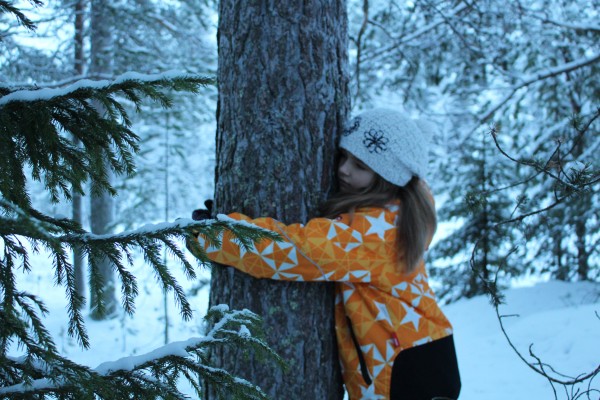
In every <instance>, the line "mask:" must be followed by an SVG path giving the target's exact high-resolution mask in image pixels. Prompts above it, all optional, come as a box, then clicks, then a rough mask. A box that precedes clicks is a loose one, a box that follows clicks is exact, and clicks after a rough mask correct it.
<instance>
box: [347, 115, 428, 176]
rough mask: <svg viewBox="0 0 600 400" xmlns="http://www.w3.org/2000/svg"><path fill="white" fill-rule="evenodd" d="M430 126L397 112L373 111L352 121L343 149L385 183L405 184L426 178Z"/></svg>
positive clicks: (348, 127)
mask: <svg viewBox="0 0 600 400" xmlns="http://www.w3.org/2000/svg"><path fill="white" fill-rule="evenodd" d="M433 132H434V127H433V125H432V124H431V123H429V122H427V121H424V120H418V119H412V118H410V117H409V116H407V115H405V114H402V113H400V112H397V111H392V110H386V109H381V108H378V109H374V110H370V111H365V112H363V113H361V114H359V115H357V116H356V117H355V118H353V119H352V120H351V121H350V124H349V125H348V126H347V127H346V129H345V130H344V133H343V135H342V139H341V141H340V147H341V148H343V149H345V150H347V151H349V152H350V153H351V154H352V155H353V156H355V157H356V158H358V159H359V160H361V161H362V162H363V163H365V164H366V165H367V166H368V167H369V168H371V169H372V170H373V171H375V172H376V173H377V174H379V175H380V176H381V177H382V178H383V179H385V180H386V181H388V182H390V183H393V184H395V185H398V186H404V185H406V184H407V183H408V182H409V181H410V180H411V178H412V177H413V176H415V175H416V176H418V177H419V178H425V176H426V175H427V164H428V151H429V144H430V142H431V139H432V136H433Z"/></svg>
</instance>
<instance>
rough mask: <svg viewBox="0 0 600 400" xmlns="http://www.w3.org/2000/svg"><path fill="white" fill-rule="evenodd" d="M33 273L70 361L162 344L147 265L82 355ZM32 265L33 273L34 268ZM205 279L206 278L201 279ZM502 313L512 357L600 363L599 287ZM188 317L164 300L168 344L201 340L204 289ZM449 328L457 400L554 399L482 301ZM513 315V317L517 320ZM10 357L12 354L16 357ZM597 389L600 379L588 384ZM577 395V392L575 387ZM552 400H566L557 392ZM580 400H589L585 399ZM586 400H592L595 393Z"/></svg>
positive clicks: (28, 282) (54, 297)
mask: <svg viewBox="0 0 600 400" xmlns="http://www.w3.org/2000/svg"><path fill="white" fill-rule="evenodd" d="M32 260H34V262H32V265H34V268H33V272H32V273H30V274H28V275H27V276H22V277H21V278H20V281H21V285H20V288H21V289H22V290H27V291H30V292H32V293H34V294H37V295H39V296H40V297H41V298H43V299H44V301H45V303H46V306H47V307H48V308H49V310H50V313H49V315H48V316H47V317H46V319H45V323H46V326H47V327H48V328H49V330H50V331H51V332H52V334H53V336H54V338H55V342H56V344H57V346H58V348H59V349H60V351H61V352H62V353H63V354H64V355H65V356H67V357H69V358H71V359H72V360H74V361H76V362H79V363H82V364H85V365H88V366H90V367H96V366H98V365H99V364H101V363H103V362H105V361H111V360H117V359H120V358H122V357H126V356H129V355H139V354H143V353H146V352H149V351H151V350H152V349H154V348H157V347H160V346H162V345H163V344H164V340H165V334H164V332H165V312H164V304H165V302H164V296H163V294H162V291H161V290H160V288H159V286H158V285H157V284H156V279H155V278H154V276H153V273H152V271H150V268H149V267H148V266H147V265H143V264H140V265H136V266H135V267H134V268H133V270H132V272H134V274H135V275H136V277H137V278H138V285H139V291H140V294H139V297H138V298H137V301H136V310H137V311H136V313H135V315H134V316H133V317H130V316H127V315H125V314H124V313H122V312H120V313H119V314H118V315H116V316H115V317H114V318H113V319H110V320H107V321H94V320H91V319H90V318H86V326H87V329H88V333H89V336H90V340H91V348H90V349H89V350H85V351H84V350H82V349H81V348H80V347H79V346H78V344H77V341H76V340H75V339H74V338H70V337H68V335H67V312H66V308H65V295H64V289H63V288H60V287H56V286H55V285H54V284H53V282H54V278H53V276H52V272H53V271H52V270H51V268H50V266H49V263H48V258H47V257H46V256H45V255H44V254H37V255H33V256H32ZM36 262H37V263H39V264H37V265H38V266H39V267H38V268H36V267H35V265H36ZM172 268H173V273H174V274H175V275H176V276H177V277H178V279H180V284H181V285H182V286H183V287H184V288H186V289H188V290H192V288H193V287H194V286H197V283H196V282H190V281H187V280H185V279H184V278H183V277H182V274H180V273H179V272H180V271H179V268H178V266H177V265H174V266H172ZM203 275H204V276H205V277H208V275H209V272H208V271H205V272H203ZM505 294H506V305H505V306H502V307H501V313H502V314H504V315H511V317H507V318H505V328H506V330H507V332H508V335H509V336H510V338H511V340H512V341H513V343H514V345H515V346H516V347H517V348H518V349H519V351H520V352H521V353H522V354H523V355H524V356H526V357H527V359H528V360H530V361H532V362H533V361H534V360H533V359H532V358H531V357H530V356H529V346H530V345H533V347H532V350H533V352H534V353H535V355H537V356H539V357H540V358H541V359H542V360H543V361H544V362H545V363H547V364H549V365H551V366H552V367H553V368H554V369H555V370H557V371H559V372H561V373H563V374H567V375H569V376H576V375H578V374H580V373H585V372H590V371H592V370H594V369H595V368H596V367H597V366H598V363H599V361H600V346H598V338H600V316H599V315H600V285H598V284H594V283H589V282H580V283H564V282H544V283H538V284H536V285H534V286H529V287H521V288H512V289H509V290H507V291H506V292H505ZM189 300H190V303H192V305H193V307H194V309H195V312H196V314H195V317H194V318H193V319H192V320H191V321H183V320H182V319H181V317H180V315H179V314H178V310H177V308H176V306H175V304H174V301H173V297H172V294H169V295H168V297H167V303H166V304H167V305H168V327H169V329H168V330H169V341H178V340H184V339H187V338H190V337H194V336H198V335H201V334H202V316H203V315H204V313H205V311H206V307H207V304H208V288H207V287H204V288H203V289H202V290H200V291H198V292H197V293H196V294H190V295H189ZM443 308H444V311H445V312H446V313H447V315H448V317H449V318H450V320H451V321H452V323H453V325H454V328H455V341H456V346H457V352H458V358H459V367H460V370H461V379H462V384H463V388H462V393H461V397H460V398H461V399H462V400H475V399H478V400H479V399H485V400H496V399H498V400H500V399H503V400H504V399H512V400H519V399H523V400H525V399H527V400H529V399H554V398H555V396H554V392H553V390H552V386H551V385H550V384H549V383H548V381H547V380H546V379H545V378H544V377H542V376H540V375H538V374H536V373H535V372H534V371H532V370H531V369H530V368H529V367H528V366H527V365H526V364H525V363H524V362H523V361H521V360H520V359H519V358H518V357H517V355H516V354H515V352H514V351H513V350H512V349H511V348H510V346H509V344H508V342H507V340H506V339H505V337H504V336H503V334H502V331H501V329H500V325H499V323H498V319H497V318H496V315H495V311H494V309H493V307H492V306H491V305H490V302H489V300H488V298H487V297H485V296H480V297H476V298H472V299H469V300H463V301H459V302H456V303H453V304H450V305H447V306H444V307H443ZM517 315H518V316H517ZM15 355H16V354H15ZM592 387H594V388H596V389H600V377H598V378H597V379H596V380H595V381H593V382H592ZM579 389H582V388H581V387H580V388H579ZM557 396H558V398H559V399H563V398H567V396H566V395H565V393H564V389H563V388H560V387H557ZM584 398H585V399H587V398H588V397H584ZM590 398H591V399H598V398H599V394H598V391H596V392H595V393H593V394H592V395H591V397H590Z"/></svg>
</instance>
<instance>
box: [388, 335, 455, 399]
mask: <svg viewBox="0 0 600 400" xmlns="http://www.w3.org/2000/svg"><path fill="white" fill-rule="evenodd" d="M459 393H460V374H459V372H458V362H457V360H456V350H455V349H454V338H453V337H452V335H450V336H448V337H445V338H443V339H439V340H435V341H433V342H430V343H426V344H424V345H421V346H416V347H413V348H410V349H407V350H404V351H402V352H401V353H400V354H398V357H396V359H395V360H394V366H393V368H392V387H391V392H390V399H391V400H432V399H436V400H437V399H440V400H442V399H444V400H446V399H457V398H458V394H459Z"/></svg>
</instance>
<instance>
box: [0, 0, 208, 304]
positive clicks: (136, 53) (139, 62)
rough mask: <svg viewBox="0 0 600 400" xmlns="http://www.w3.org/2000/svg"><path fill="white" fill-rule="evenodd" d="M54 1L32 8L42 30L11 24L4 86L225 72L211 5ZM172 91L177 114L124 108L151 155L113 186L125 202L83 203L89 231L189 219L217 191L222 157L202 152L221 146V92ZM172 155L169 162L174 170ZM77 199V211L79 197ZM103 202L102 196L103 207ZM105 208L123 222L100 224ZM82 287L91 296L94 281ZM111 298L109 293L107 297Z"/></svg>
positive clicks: (53, 208) (151, 107) (147, 106)
mask: <svg viewBox="0 0 600 400" xmlns="http://www.w3.org/2000/svg"><path fill="white" fill-rule="evenodd" d="M45 3H46V4H45V5H44V7H37V8H35V10H32V12H31V13H32V14H34V15H35V18H36V19H37V21H39V22H37V26H38V29H36V31H35V33H33V34H28V32H27V31H26V32H23V30H19V29H17V28H18V27H17V26H16V25H17V24H16V22H15V21H14V20H11V19H6V20H5V21H3V22H4V23H5V25H6V26H7V27H8V30H7V31H6V34H5V35H6V36H5V38H6V41H5V44H6V46H4V47H3V50H2V54H3V57H2V58H0V68H2V71H3V74H2V77H0V80H6V81H8V82H18V83H20V84H21V85H22V87H31V88H33V87H35V85H38V86H51V87H60V86H64V85H66V84H69V83H72V82H74V81H76V80H78V79H82V78H86V77H91V78H93V79H101V78H102V79H114V78H116V76H119V75H121V74H124V73H126V72H128V71H142V70H143V71H146V72H148V73H160V72H163V71H170V70H174V69H175V70H178V71H183V72H189V73H193V74H198V73H202V74H214V73H215V71H216V54H215V50H216V49H215V47H214V45H212V44H211V41H210V34H211V33H214V32H213V31H212V30H211V26H210V22H208V21H210V18H209V17H210V9H209V8H208V5H207V4H204V3H201V2H197V1H193V0H181V1H176V2H169V3H164V2H154V1H146V0H139V1H135V2H116V3H115V2H112V3H111V2H102V1H77V2H65V1H63V0H49V1H47V2H45ZM24 5H25V6H26V4H24ZM93 8H96V9H97V8H100V10H101V11H102V13H100V14H98V13H92V9H93ZM93 15H96V18H97V16H98V15H100V16H102V18H104V20H105V22H104V23H100V24H94V23H92V22H93V18H92V17H93ZM15 32H16V33H15ZM30 37H33V38H35V40H31V38H30ZM101 39H102V40H101ZM100 42H103V43H104V44H101V43H100ZM32 43H33V44H35V43H41V44H42V45H43V47H44V50H39V49H38V48H36V47H35V46H32V45H30V44H32ZM94 43H96V44H95V45H93V44H94ZM100 56H101V57H100ZM103 59H107V60H108V61H107V63H108V64H109V67H110V68H107V67H106V63H104V64H103V61H102V60H103ZM73 60H75V61H73ZM74 62H75V64H76V67H75V68H73V63H74ZM167 90H168V89H167ZM169 95H170V97H171V98H172V102H173V105H174V106H173V107H172V108H170V109H167V110H165V109H163V108H162V107H161V106H160V105H158V104H156V103H154V102H149V101H145V102H142V103H140V104H139V105H137V107H138V108H139V109H138V110H135V108H136V105H134V103H132V102H129V101H124V102H123V106H124V107H125V108H126V109H127V111H128V112H129V113H130V115H131V122H132V126H133V127H134V129H135V131H136V133H138V135H139V136H140V143H141V151H140V152H139V153H136V154H134V157H135V164H136V170H135V171H134V172H133V173H132V174H130V175H117V176H114V177H113V182H112V185H113V186H114V187H115V189H117V190H118V192H119V196H118V197H107V196H104V197H102V202H101V204H107V205H109V204H110V203H112V206H110V207H94V206H91V204H90V203H91V200H90V199H82V200H81V201H82V204H81V206H80V207H75V208H76V210H77V212H78V213H79V214H80V217H79V222H80V223H81V224H82V225H83V226H90V225H91V224H92V222H93V221H95V223H93V224H92V225H94V227H93V230H94V231H96V232H99V231H98V229H110V230H114V229H133V228H135V227H137V226H139V225H140V221H144V223H145V222H157V221H160V220H162V219H163V218H164V214H165V212H164V210H165V207H166V204H168V206H169V208H170V215H171V216H173V217H176V216H183V215H187V214H188V213H189V209H191V208H192V207H193V204H195V202H196V201H197V199H198V197H199V195H198V193H200V194H201V195H200V196H202V193H204V195H208V193H209V192H210V191H211V190H212V175H213V171H214V159H213V160H209V161H208V162H207V161H205V160H206V159H207V157H204V156H202V155H200V156H199V154H198V153H199V152H203V151H204V152H209V151H211V150H212V149H214V146H213V141H214V138H213V136H212V133H213V132H214V130H213V129H214V128H213V126H214V112H215V111H214V109H215V100H216V88H215V87H214V86H209V87H208V88H206V89H205V95H203V96H196V95H193V94H187V93H181V92H178V93H177V95H174V93H170V94H169ZM134 110H135V111H137V112H135V113H134ZM209 131H210V133H209ZM167 133H168V135H169V136H170V140H168V142H167V139H166V138H167ZM167 143H168V145H167ZM190 149H197V150H196V151H190ZM165 157H168V161H169V164H168V167H167V168H165V167H164V166H165V162H164V158H165ZM165 182H167V183H168V184H169V185H170V187H171V188H172V190H170V191H169V194H168V196H169V197H168V198H166V196H167V194H162V191H161V195H160V196H157V195H156V191H157V188H161V189H162V188H164V187H165ZM179 188H185V190H179ZM73 195H74V202H73V205H74V206H75V205H76V204H77V203H78V200H77V196H79V195H78V194H77V193H74V194H73ZM32 196H33V197H34V199H35V203H36V204H39V206H40V208H41V210H42V211H45V212H49V213H53V214H62V215H69V214H71V213H72V212H71V211H70V210H68V209H67V208H66V207H67V203H66V202H61V203H58V204H55V203H52V202H50V201H49V199H48V198H47V195H46V192H45V191H44V188H43V187H38V185H36V184H35V183H34V184H33V187H32ZM97 200H100V199H98V198H94V200H93V201H97ZM100 209H105V210H106V211H107V212H106V213H104V214H103V215H110V214H113V215H117V216H118V218H116V219H114V220H112V221H110V220H100V219H98V218H91V214H94V215H95V216H98V210H100ZM73 212H76V211H75V210H74V211H73ZM96 222H97V223H96ZM76 259H80V257H76ZM84 269H85V266H84V265H77V268H76V270H77V271H84ZM85 275H86V274H78V279H79V281H80V282H82V281H83V282H84V280H85V279H87V276H85ZM107 278H110V275H109V276H108V277H107ZM144 282H145V280H144ZM79 286H80V289H79V290H82V288H81V287H83V286H84V285H83V284H80V285H79ZM81 293H82V294H85V293H84V292H81ZM110 293H111V292H110V291H108V290H107V291H106V292H105V295H110ZM112 298H113V299H114V298H115V297H114V294H112Z"/></svg>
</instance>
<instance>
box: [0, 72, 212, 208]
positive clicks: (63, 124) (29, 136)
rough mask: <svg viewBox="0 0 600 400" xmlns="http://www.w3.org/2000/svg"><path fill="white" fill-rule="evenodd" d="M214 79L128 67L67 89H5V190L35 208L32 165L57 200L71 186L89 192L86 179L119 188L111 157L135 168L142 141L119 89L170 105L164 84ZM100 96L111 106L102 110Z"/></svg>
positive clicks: (121, 168)
mask: <svg viewBox="0 0 600 400" xmlns="http://www.w3.org/2000/svg"><path fill="white" fill-rule="evenodd" d="M210 84H214V80H213V79H211V78H206V77H202V76H197V75H178V74H175V73H165V74H158V75H142V74H134V73H127V74H124V75H121V76H120V77H118V78H117V79H115V80H114V81H88V80H82V81H79V82H77V83H75V84H72V85H69V86H67V87H66V88H63V89H37V90H16V91H11V92H10V93H8V94H5V95H3V96H2V97H0V170H1V171H3V173H2V174H0V193H1V194H2V195H3V196H4V197H5V198H6V199H8V200H9V201H11V202H13V203H15V204H17V205H19V206H20V207H22V208H28V206H29V204H30V201H29V196H28V192H27V188H26V183H27V182H26V181H27V179H26V174H25V172H24V168H25V167H26V166H28V165H29V166H30V167H31V169H32V173H31V175H32V178H33V179H35V180H39V181H43V182H44V184H45V185H46V188H47V189H48V191H49V192H50V194H51V200H52V201H53V202H58V201H59V198H60V196H63V197H65V198H66V199H70V198H71V190H70V189H71V187H72V188H73V190H74V191H75V192H77V193H81V194H83V189H82V185H83V183H84V182H85V181H87V180H88V179H89V180H91V182H92V192H93V193H94V194H99V193H101V192H104V191H107V192H109V193H111V194H114V193H115V191H114V189H113V188H112V186H111V185H110V183H109V181H108V178H107V176H108V172H107V170H106V167H105V161H108V164H109V168H110V169H111V170H112V171H113V172H114V173H116V174H131V173H133V171H134V165H133V154H134V153H135V152H137V151H138V141H139V137H138V136H137V135H136V134H135V133H134V132H133V131H132V130H131V129H130V125H131V121H130V119H129V116H128V114H127V112H126V110H125V109H124V107H123V106H122V105H121V104H120V102H119V96H123V97H125V98H127V99H129V100H131V101H132V102H133V104H134V105H135V106H136V107H139V106H140V104H141V102H142V100H143V99H146V98H147V99H149V100H151V101H155V102H158V103H160V104H161V105H162V106H164V107H168V106H169V105H170V104H171V103H170V99H169V97H168V96H167V95H166V94H164V91H165V90H175V91H190V92H192V93H196V92H197V91H198V90H199V88H200V87H202V86H206V85H210ZM9 90H10V89H9ZM94 102H96V103H98V104H101V105H102V106H103V109H104V110H105V113H103V114H100V113H99V112H98V109H97V108H96V107H94V106H93V104H94ZM67 134H70V135H67ZM71 138H74V139H76V140H79V141H80V142H81V147H78V146H74V145H73V144H72V142H71V140H72V139H71Z"/></svg>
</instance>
